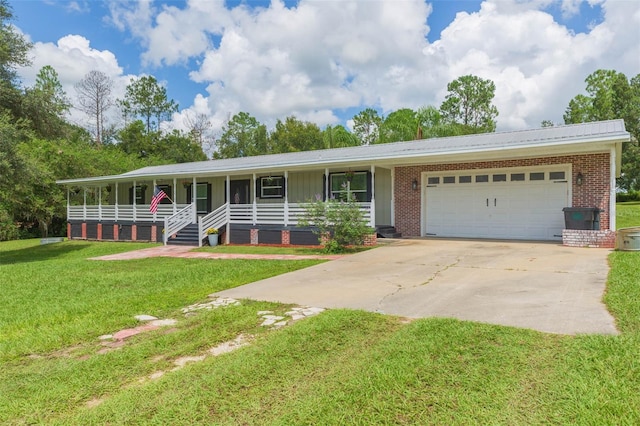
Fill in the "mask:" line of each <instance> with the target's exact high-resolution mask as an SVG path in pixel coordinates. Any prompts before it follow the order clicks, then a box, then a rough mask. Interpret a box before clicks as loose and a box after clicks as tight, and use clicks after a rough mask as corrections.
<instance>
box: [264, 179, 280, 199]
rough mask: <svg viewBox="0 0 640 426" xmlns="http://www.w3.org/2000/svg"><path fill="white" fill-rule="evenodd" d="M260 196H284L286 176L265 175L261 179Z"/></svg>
mask: <svg viewBox="0 0 640 426" xmlns="http://www.w3.org/2000/svg"><path fill="white" fill-rule="evenodd" d="M259 185H260V195H259V196H260V198H282V197H284V176H265V177H261V178H260V179H259Z"/></svg>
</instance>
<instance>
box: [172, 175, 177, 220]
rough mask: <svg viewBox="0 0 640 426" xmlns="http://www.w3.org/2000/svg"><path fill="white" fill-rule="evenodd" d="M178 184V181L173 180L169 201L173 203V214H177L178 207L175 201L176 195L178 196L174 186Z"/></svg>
mask: <svg viewBox="0 0 640 426" xmlns="http://www.w3.org/2000/svg"><path fill="white" fill-rule="evenodd" d="M177 184H178V179H176V178H173V194H171V195H173V198H171V200H172V201H173V214H176V213H178V206H177V205H176V200H177V199H178V198H177V194H178V190H177V189H176V185H177Z"/></svg>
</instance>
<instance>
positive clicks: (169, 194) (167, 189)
mask: <svg viewBox="0 0 640 426" xmlns="http://www.w3.org/2000/svg"><path fill="white" fill-rule="evenodd" d="M157 186H158V188H159V189H162V190H163V191H164V193H165V194H167V197H164V198H163V199H162V200H160V204H171V200H173V194H172V192H171V185H157ZM169 198H171V200H169Z"/></svg>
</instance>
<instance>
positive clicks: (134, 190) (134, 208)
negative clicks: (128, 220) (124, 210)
mask: <svg viewBox="0 0 640 426" xmlns="http://www.w3.org/2000/svg"><path fill="white" fill-rule="evenodd" d="M131 193H132V195H133V221H134V222H135V221H136V198H138V197H136V195H137V194H136V181H135V180H134V181H133V190H132V191H131Z"/></svg>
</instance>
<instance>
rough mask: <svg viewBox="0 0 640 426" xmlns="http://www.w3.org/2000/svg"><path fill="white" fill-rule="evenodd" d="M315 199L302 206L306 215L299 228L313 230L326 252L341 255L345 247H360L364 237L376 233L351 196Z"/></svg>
mask: <svg viewBox="0 0 640 426" xmlns="http://www.w3.org/2000/svg"><path fill="white" fill-rule="evenodd" d="M316 198H317V200H316V201H312V202H309V203H307V204H305V206H304V208H305V215H304V218H303V219H302V220H301V221H300V222H299V225H298V226H313V227H314V228H315V230H314V231H313V232H314V233H315V234H316V235H318V241H319V242H320V244H322V245H323V246H324V249H325V251H326V252H328V253H341V252H343V251H345V249H346V248H347V247H348V246H361V245H363V244H364V240H365V238H366V236H367V235H369V234H371V233H373V232H375V231H374V230H373V229H372V228H371V227H370V226H369V224H368V223H367V221H366V220H365V218H364V213H363V211H362V210H360V207H359V206H358V203H357V201H356V199H355V197H354V196H350V197H348V198H347V199H346V200H335V199H331V200H328V201H326V202H325V201H322V200H320V199H319V198H320V197H316Z"/></svg>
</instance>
